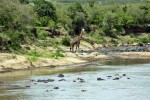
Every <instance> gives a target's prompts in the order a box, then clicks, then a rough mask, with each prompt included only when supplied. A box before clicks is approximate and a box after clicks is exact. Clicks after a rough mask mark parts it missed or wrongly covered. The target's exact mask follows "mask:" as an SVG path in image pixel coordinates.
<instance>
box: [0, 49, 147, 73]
mask: <svg viewBox="0 0 150 100" xmlns="http://www.w3.org/2000/svg"><path fill="white" fill-rule="evenodd" d="M64 55H65V57H63V58H57V59H55V58H42V57H38V60H37V61H35V62H31V61H29V60H28V58H27V57H26V56H25V55H17V54H11V53H0V72H8V71H13V70H20V69H21V70H23V69H30V68H39V67H57V66H68V65H75V64H82V63H83V64H84V63H88V62H91V61H96V60H112V59H115V57H120V58H126V59H150V52H113V53H111V54H103V53H100V52H99V51H91V52H77V53H71V52H65V53H64Z"/></svg>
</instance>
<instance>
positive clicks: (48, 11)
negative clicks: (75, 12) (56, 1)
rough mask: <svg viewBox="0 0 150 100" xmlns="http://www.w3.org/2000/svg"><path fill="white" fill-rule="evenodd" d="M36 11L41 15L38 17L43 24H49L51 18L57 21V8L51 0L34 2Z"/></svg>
mask: <svg viewBox="0 0 150 100" xmlns="http://www.w3.org/2000/svg"><path fill="white" fill-rule="evenodd" d="M34 4H35V6H34V11H35V12H36V13H37V15H38V16H39V17H38V19H39V21H40V24H42V26H47V25H48V23H49V20H53V21H56V20H57V16H56V8H55V7H54V5H53V4H52V3H51V2H48V1H45V0H37V1H35V2H34Z"/></svg>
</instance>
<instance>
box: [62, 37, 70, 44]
mask: <svg viewBox="0 0 150 100" xmlns="http://www.w3.org/2000/svg"><path fill="white" fill-rule="evenodd" d="M61 43H62V45H64V46H70V38H68V37H65V38H62V40H61Z"/></svg>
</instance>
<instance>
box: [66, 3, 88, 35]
mask: <svg viewBox="0 0 150 100" xmlns="http://www.w3.org/2000/svg"><path fill="white" fill-rule="evenodd" d="M68 15H69V16H70V18H71V19H72V27H73V30H74V31H75V33H76V34H79V33H80V32H81V28H82V27H84V26H85V24H86V18H87V14H86V12H85V11H84V9H83V8H82V6H81V4H80V3H75V4H73V5H71V6H70V7H69V9H68Z"/></svg>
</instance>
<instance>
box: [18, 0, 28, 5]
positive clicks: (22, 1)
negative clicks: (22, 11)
mask: <svg viewBox="0 0 150 100" xmlns="http://www.w3.org/2000/svg"><path fill="white" fill-rule="evenodd" d="M19 1H20V3H22V4H29V1H28V0H19Z"/></svg>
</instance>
